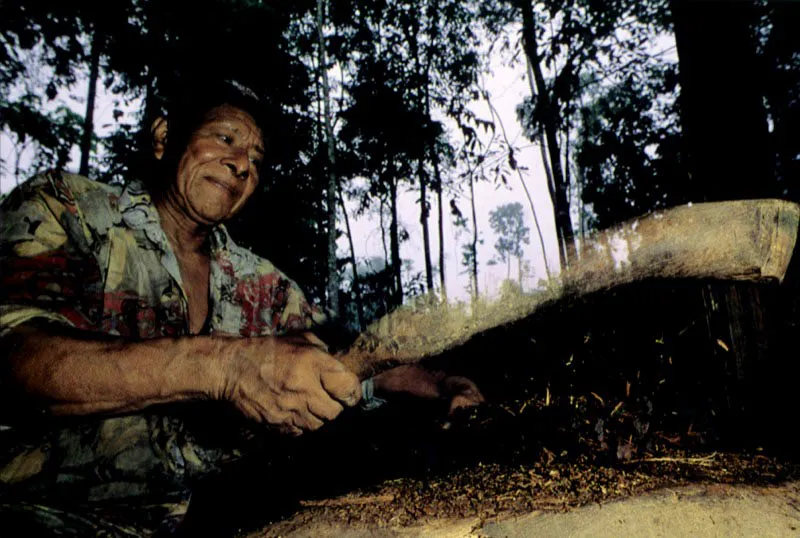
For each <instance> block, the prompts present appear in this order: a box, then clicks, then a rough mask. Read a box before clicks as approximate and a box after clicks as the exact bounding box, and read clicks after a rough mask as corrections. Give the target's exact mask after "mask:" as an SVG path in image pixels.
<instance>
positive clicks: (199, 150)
mask: <svg viewBox="0 0 800 538" xmlns="http://www.w3.org/2000/svg"><path fill="white" fill-rule="evenodd" d="M263 157H264V143H263V139H262V136H261V131H260V130H259V128H258V126H257V125H256V123H255V120H253V118H252V116H250V114H248V113H247V112H244V111H243V110H240V109H238V108H235V107H232V106H230V105H222V106H218V107H216V108H214V109H212V110H211V111H210V112H209V113H208V114H206V116H205V119H204V121H203V123H202V125H200V127H198V128H197V130H195V132H194V133H193V134H192V137H191V139H190V140H189V144H188V145H187V146H186V151H184V153H183V156H182V157H181V160H180V162H179V163H178V172H177V178H176V182H175V184H174V188H173V194H174V195H176V199H177V202H178V204H179V205H180V206H181V208H182V210H183V212H184V213H185V214H186V215H187V216H188V217H189V218H190V219H191V220H193V221H195V222H197V223H199V224H216V223H218V222H221V221H224V220H226V219H228V218H230V217H231V216H232V215H234V214H235V213H236V212H237V211H239V209H241V207H242V206H243V205H244V203H245V202H246V201H247V199H248V198H249V197H250V195H251V194H253V191H254V190H255V188H256V185H257V184H258V179H259V178H258V168H259V166H260V164H261V161H262V159H263Z"/></svg>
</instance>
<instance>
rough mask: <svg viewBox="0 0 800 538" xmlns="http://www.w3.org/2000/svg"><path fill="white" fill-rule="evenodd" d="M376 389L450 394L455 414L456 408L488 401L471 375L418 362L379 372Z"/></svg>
mask: <svg viewBox="0 0 800 538" xmlns="http://www.w3.org/2000/svg"><path fill="white" fill-rule="evenodd" d="M375 393H376V394H378V395H384V394H391V393H395V394H399V393H403V394H408V395H410V396H416V397H418V398H427V399H436V398H448V399H449V400H450V414H451V415H452V414H453V413H454V412H455V411H456V409H460V408H464V407H473V406H476V405H479V404H481V403H483V401H484V398H483V394H481V391H480V390H479V389H478V386H477V385H475V383H473V382H472V381H471V380H470V379H467V378H466V377H459V376H448V375H446V374H445V373H444V372H433V371H430V370H426V369H425V368H422V367H421V366H418V365H405V366H398V367H396V368H392V369H391V370H387V371H385V372H383V373H381V374H378V375H377V376H375Z"/></svg>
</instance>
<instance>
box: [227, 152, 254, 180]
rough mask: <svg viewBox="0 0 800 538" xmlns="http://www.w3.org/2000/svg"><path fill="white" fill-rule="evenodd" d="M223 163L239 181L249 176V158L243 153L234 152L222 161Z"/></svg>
mask: <svg viewBox="0 0 800 538" xmlns="http://www.w3.org/2000/svg"><path fill="white" fill-rule="evenodd" d="M223 163H224V164H225V166H227V167H228V169H229V170H230V171H231V173H232V174H233V175H234V176H236V177H238V178H239V179H242V180H244V179H247V178H248V177H249V176H250V158H249V157H248V155H247V152H245V151H242V150H238V151H237V150H234V151H233V153H231V154H230V155H229V156H228V157H226V158H225V159H224V160H223Z"/></svg>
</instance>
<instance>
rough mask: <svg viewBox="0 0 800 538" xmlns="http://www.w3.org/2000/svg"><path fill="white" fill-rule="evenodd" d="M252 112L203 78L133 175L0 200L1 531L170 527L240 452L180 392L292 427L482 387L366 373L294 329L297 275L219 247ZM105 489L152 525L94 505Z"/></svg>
mask: <svg viewBox="0 0 800 538" xmlns="http://www.w3.org/2000/svg"><path fill="white" fill-rule="evenodd" d="M262 117H263V115H262V110H261V105H260V103H259V102H258V99H257V98H256V96H255V95H254V94H253V93H252V92H251V91H250V90H249V89H248V88H246V87H244V86H242V85H241V84H238V83H236V82H224V83H219V84H216V83H208V82H206V83H204V84H202V85H198V86H196V87H195V89H194V90H193V92H192V93H191V94H190V95H186V96H184V98H183V99H182V100H181V101H179V102H177V103H176V105H175V106H173V108H172V109H171V110H170V114H169V116H168V118H159V119H158V120H156V121H155V123H154V124H153V129H152V133H153V135H154V136H153V138H154V141H153V154H154V156H155V159H156V165H154V166H153V167H152V173H151V174H149V176H148V177H145V178H142V180H143V181H142V182H138V181H131V182H129V183H128V184H127V185H126V186H125V187H124V188H121V187H119V186H109V185H105V184H101V183H96V182H92V181H89V180H87V179H85V178H82V177H79V176H74V175H69V174H64V173H60V172H52V173H49V174H45V175H43V176H41V177H37V178H34V179H32V180H31V181H29V182H27V183H26V184H24V185H22V186H21V187H20V188H19V189H17V190H16V191H14V192H13V193H11V195H10V196H9V197H8V199H7V200H5V202H4V203H3V205H2V209H1V210H0V279H1V280H0V339H1V340H0V342H1V343H2V349H3V356H2V360H3V364H4V366H5V368H4V370H3V376H2V377H1V378H0V383H2V386H1V387H0V390H1V391H2V393H3V397H4V398H5V401H6V405H5V406H3V409H2V416H1V418H0V423H2V424H6V426H3V429H2V432H0V449H1V450H2V452H0V458H2V459H0V529H2V527H3V526H5V525H10V524H12V523H11V522H14V523H13V524H20V523H21V524H23V525H29V524H30V525H34V524H36V525H40V524H41V525H43V526H49V527H56V528H59V529H60V530H61V531H64V530H65V529H76V528H80V527H81V526H82V525H84V526H86V525H88V526H89V527H90V528H92V529H94V530H96V531H98V532H99V530H100V529H102V530H103V531H104V532H108V533H111V534H114V533H117V534H121V535H128V534H125V533H126V532H129V531H130V532H139V533H141V534H147V533H148V532H150V531H151V530H152V529H153V528H156V527H159V528H160V529H162V530H164V529H172V528H174V527H175V526H176V523H177V522H179V521H180V518H181V514H182V513H183V512H184V511H185V505H186V503H187V502H188V498H189V494H190V489H189V484H190V482H191V481H192V480H193V479H195V478H198V477H202V476H203V475H204V474H207V473H209V472H211V471H216V470H218V469H219V467H220V465H222V464H223V463H224V462H225V461H229V460H231V459H233V458H236V457H238V456H239V455H240V452H241V450H240V448H241V447H234V448H217V447H214V446H206V445H204V444H203V443H200V442H198V441H197V439H196V437H197V431H196V430H193V429H192V427H191V426H189V425H188V424H190V423H191V421H187V420H184V418H185V417H183V412H184V411H185V410H186V409H187V408H191V406H190V405H189V406H187V405H183V406H175V405H172V404H176V403H179V402H190V401H196V400H219V401H225V402H229V403H230V404H232V405H233V406H234V407H235V408H236V409H238V411H239V412H240V413H241V414H242V415H244V416H245V417H247V418H249V419H251V421H252V422H251V424H253V423H261V424H264V425H272V426H275V427H277V428H280V429H281V430H282V431H284V432H286V433H289V434H295V435H296V434H299V433H301V432H302V431H305V430H314V429H317V428H319V427H320V426H322V425H323V424H324V423H325V422H326V421H330V420H332V419H334V418H335V417H336V416H337V415H339V413H340V412H341V411H342V410H343V408H344V407H345V406H353V405H355V404H357V403H358V402H359V400H360V399H361V395H362V391H363V392H365V393H366V394H365V396H367V398H366V399H367V400H371V398H372V396H371V393H372V392H373V391H374V392H375V393H376V394H381V393H383V394H387V393H390V392H393V391H394V392H406V393H410V394H412V395H417V396H426V397H431V396H433V397H437V396H448V397H456V396H457V397H459V399H460V401H463V400H464V398H465V396H466V398H467V400H468V401H471V402H474V403H477V402H478V401H480V400H481V396H480V393H479V392H478V390H477V388H476V387H475V386H474V385H472V384H471V383H469V382H461V383H446V382H445V383H441V382H440V381H446V380H443V379H442V376H441V375H434V374H433V373H429V372H426V371H424V370H422V369H419V368H403V369H396V370H390V371H388V372H385V373H384V374H381V375H379V376H377V377H375V378H374V379H371V380H368V381H366V382H365V383H364V384H363V385H362V384H361V383H360V382H359V380H358V379H357V378H356V377H355V375H353V374H352V373H351V372H349V371H348V370H347V369H346V368H345V367H344V366H342V365H341V364H340V363H339V362H338V361H337V360H336V359H335V358H334V357H332V356H330V355H329V354H328V353H327V352H326V350H325V347H324V345H323V344H322V342H321V341H319V340H318V339H317V338H316V337H314V336H313V334H312V333H311V332H310V331H311V330H312V329H313V328H314V325H315V323H316V322H318V321H319V320H320V316H319V314H318V311H317V310H316V309H315V308H314V307H313V306H312V305H310V304H309V303H308V302H307V301H306V299H305V297H304V296H303V293H302V292H301V291H300V289H299V288H298V286H297V285H296V284H295V283H294V282H292V281H291V280H290V279H289V278H287V277H286V276H285V275H284V274H283V273H281V272H280V271H279V270H278V269H276V268H275V267H274V266H273V265H272V264H271V263H270V262H268V261H266V260H264V259H262V258H259V257H257V256H256V255H254V254H252V253H251V252H249V251H248V250H245V249H242V248H240V247H238V246H236V244H234V242H233V241H232V240H231V238H230V237H229V236H228V234H227V232H226V230H225V227H224V226H223V224H222V223H223V222H224V221H225V220H227V219H229V218H231V217H232V216H233V215H234V214H236V212H237V211H238V210H239V209H241V207H242V206H243V205H244V204H245V203H246V202H247V199H248V198H249V197H250V196H251V195H252V194H253V191H254V190H255V188H256V186H257V185H258V182H259V176H260V174H261V173H262V170H261V163H262V160H263V158H264V153H265V141H264V136H263V133H264V131H266V130H267V129H268V128H269V125H265V124H264V122H263V121H262V119H261V118H262ZM445 386H446V387H456V389H455V390H454V391H452V392H457V393H458V394H452V393H451V394H447V395H442V394H440V392H441V391H440V387H445ZM9 403H12V405H9ZM367 403H370V402H369V401H368V402H367ZM157 404H158V405H157ZM161 404H170V405H167V406H164V405H161ZM228 444H230V443H228ZM67 499H68V500H69V502H67V501H66V500H67ZM114 503H118V504H119V503H125V504H128V505H131V503H133V506H135V507H137V508H135V510H136V512H137V514H139V517H138V520H139V521H141V520H142V519H145V520H146V521H147V522H148V524H147V525H140V526H138V527H137V526H136V525H134V527H136V528H132V527H131V526H130V522H129V521H126V520H125V518H124V517H121V516H120V515H119V514H120V512H119V510H116V511H115V512H114V513H115V514H116V517H117V519H116V520H110V519H109V518H108V517H107V514H106V511H104V509H102V508H97V509H96V510H95V508H96V507H98V506H102V507H108V506H114ZM144 504H147V505H148V506H151V507H153V506H157V507H158V510H157V511H156V512H157V513H155V514H153V515H148V517H147V518H142V517H141V513H142V509H141V506H142V505H144ZM112 519H113V518H112ZM4 521H5V522H6V523H3V522H4ZM115 521H116V522H115ZM120 521H122V523H120ZM75 532H77V534H83V533H84V532H85V530H84V531H75Z"/></svg>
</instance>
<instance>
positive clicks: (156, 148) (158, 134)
mask: <svg viewBox="0 0 800 538" xmlns="http://www.w3.org/2000/svg"><path fill="white" fill-rule="evenodd" d="M167 131H168V125H167V118H165V117H164V116H159V117H158V118H156V120H155V121H154V122H153V124H152V125H151V126H150V135H151V136H152V137H153V155H154V156H155V158H156V159H158V160H159V161H160V160H161V158H162V157H163V156H164V151H165V150H166V149H167Z"/></svg>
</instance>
